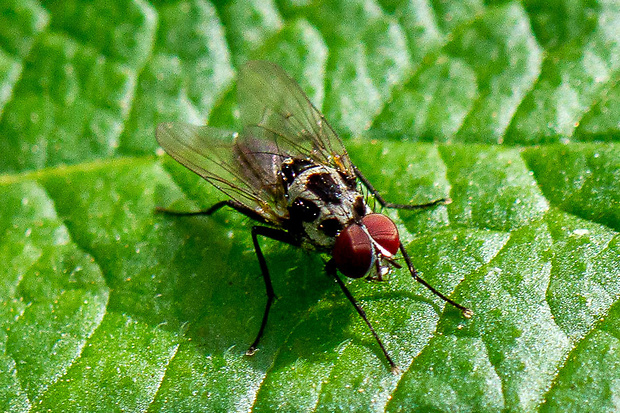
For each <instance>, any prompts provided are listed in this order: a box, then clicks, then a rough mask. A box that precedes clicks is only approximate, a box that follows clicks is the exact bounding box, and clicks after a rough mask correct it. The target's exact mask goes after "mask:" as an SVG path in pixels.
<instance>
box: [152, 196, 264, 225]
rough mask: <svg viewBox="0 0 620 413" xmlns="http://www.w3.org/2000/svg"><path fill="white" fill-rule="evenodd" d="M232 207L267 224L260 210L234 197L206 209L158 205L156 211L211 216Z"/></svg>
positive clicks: (185, 215)
mask: <svg viewBox="0 0 620 413" xmlns="http://www.w3.org/2000/svg"><path fill="white" fill-rule="evenodd" d="M225 206H227V207H230V208H232V209H234V210H235V211H237V212H239V213H241V214H243V215H245V216H246V217H248V218H250V219H253V220H254V221H258V222H262V223H264V224H267V223H268V222H267V220H265V218H263V217H262V216H261V215H260V214H259V213H258V212H256V211H255V210H253V209H251V208H248V207H246V206H245V205H243V204H242V203H240V202H237V201H233V200H232V199H229V200H226V201H220V202H218V203H216V204H215V205H212V206H211V207H210V208H208V209H205V210H201V211H189V212H186V211H172V210H169V209H165V208H161V207H157V208H155V212H158V213H161V214H166V215H174V216H183V217H187V216H200V215H204V216H209V215H212V214H214V213H216V212H217V211H219V210H220V209H222V208H223V207H225Z"/></svg>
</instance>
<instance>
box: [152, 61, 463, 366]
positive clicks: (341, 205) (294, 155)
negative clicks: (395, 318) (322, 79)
mask: <svg viewBox="0 0 620 413" xmlns="http://www.w3.org/2000/svg"><path fill="white" fill-rule="evenodd" d="M237 90H238V94H239V106H240V113H241V121H242V124H243V129H242V130H241V132H240V133H233V132H230V131H226V130H223V129H218V128H212V127H209V126H194V125H189V124H182V123H164V124H161V125H159V127H158V128H157V141H158V142H159V144H160V145H161V146H162V147H163V148H164V150H165V151H166V152H167V153H168V154H169V155H170V156H172V157H173V158H175V159H176V160H177V161H179V162H180V163H181V164H183V165H184V166H186V167H187V168H189V169H190V170H192V171H194V172H195V173H197V174H198V175H200V176H201V177H203V178H204V179H205V180H207V181H208V182H210V183H211V184H213V185H214V186H216V187H217V188H218V189H220V190H221V191H222V192H224V193H225V194H227V195H228V196H229V197H230V199H228V200H225V201H221V202H218V203H216V204H215V205H213V206H212V207H211V208H209V209H208V210H205V211H197V212H174V211H168V210H164V209H159V211H161V212H166V213H169V214H173V215H211V214H213V213H214V212H216V211H217V210H219V209H220V208H221V207H224V206H228V207H231V208H233V209H235V210H236V211H238V212H240V213H242V214H244V215H246V216H248V217H250V218H252V219H253V220H255V221H258V222H259V223H262V224H263V225H256V226H254V227H252V241H253V243H254V248H255V250H256V255H257V258H258V261H259V264H260V268H261V273H262V275H263V278H264V281H265V286H266V290H267V304H266V307H265V312H264V315H263V319H262V323H261V326H260V329H259V331H258V334H257V336H256V339H255V340H254V342H253V343H252V345H251V346H250V348H249V349H248V351H247V352H246V354H248V355H252V354H253V353H254V352H255V351H256V348H257V346H258V343H259V341H260V339H261V336H262V334H263V331H264V329H265V326H266V324H267V318H268V315H269V309H270V308H271V304H272V302H273V300H274V298H275V294H274V291H273V287H272V284H271V277H270V275H269V270H268V267H267V263H266V261H265V258H264V256H263V253H262V251H261V249H260V245H259V243H258V236H259V235H260V236H264V237H268V238H272V239H275V240H278V241H282V242H285V243H288V244H291V245H294V246H300V247H303V248H308V249H314V250H317V251H320V252H325V253H329V254H331V255H332V258H331V259H330V260H329V261H328V262H327V264H326V271H327V272H328V274H329V275H331V276H333V277H334V279H335V281H336V282H337V283H338V285H339V287H340V288H341V289H342V291H343V292H344V294H345V295H346V297H347V298H348V299H349V301H351V303H352V304H353V305H354V307H355V309H356V310H357V312H358V313H359V314H360V315H361V316H362V318H363V320H364V321H365V322H366V324H367V325H368V327H369V328H370V330H371V332H372V334H373V335H374V337H375V339H376V340H377V342H378V344H379V346H380V347H381V350H382V351H383V353H384V354H385V357H386V359H387V360H388V362H389V364H390V366H391V367H392V369H393V370H396V369H397V368H396V365H395V364H394V362H393V361H392V359H391V357H390V356H389V354H388V352H387V351H386V349H385V347H384V346H383V343H382V342H381V340H380V339H379V336H378V335H377V333H376V332H375V330H374V329H373V327H372V325H371V324H370V322H369V321H368V319H367V317H366V315H365V313H364V311H363V309H362V308H361V307H360V306H359V304H358V303H357V301H356V300H355V299H354V298H353V296H352V295H351V293H350V292H349V291H348V289H347V288H346V286H345V284H344V283H343V282H342V280H341V279H340V277H339V276H338V271H340V272H341V273H342V274H344V275H345V276H348V277H351V278H361V277H364V276H367V277H368V278H370V279H375V280H379V281H380V280H382V279H383V277H384V276H385V275H386V274H387V273H388V272H389V271H390V270H391V268H392V267H397V268H400V265H399V264H398V263H396V261H394V255H395V254H397V253H398V251H400V252H401V254H402V255H403V258H404V260H405V263H406V265H407V267H408V269H409V271H410V272H411V275H412V277H413V278H414V279H415V280H416V281H418V282H420V283H422V284H423V285H425V286H426V287H427V288H429V289H430V290H431V291H432V292H433V293H434V294H436V295H437V296H439V297H441V298H442V299H444V300H445V301H447V302H448V303H450V304H452V305H453V306H455V307H457V308H458V309H460V310H461V311H462V312H463V314H464V315H465V316H466V317H469V316H471V314H472V312H471V310H469V309H467V308H465V307H463V306H461V305H460V304H457V303H455V302H454V301H452V300H451V299H449V298H447V297H446V296H444V295H443V294H441V293H440V292H438V291H437V290H435V289H434V288H433V287H431V286H430V285H429V284H428V283H426V282H425V281H424V280H422V279H421V278H420V277H419V276H418V275H417V272H416V270H415V268H414V267H413V264H412V263H411V259H410V258H409V255H408V254H407V251H406V250H405V249H404V248H403V246H402V244H401V242H400V239H399V235H398V230H397V228H396V225H395V224H394V223H393V222H392V220H391V219H390V218H388V217H387V216H385V215H382V214H379V213H375V212H374V211H373V210H372V209H371V208H370V207H369V205H368V204H367V203H366V200H365V197H364V194H363V192H362V188H363V187H365V188H366V190H367V191H368V192H369V193H370V194H372V195H373V196H374V197H375V199H376V200H377V201H378V202H379V204H380V205H381V206H383V207H387V208H400V209H423V208H428V207H432V206H435V205H438V204H442V203H448V202H449V200H447V199H439V200H436V201H433V202H429V203H427V204H423V205H399V204H392V203H388V202H386V201H385V200H384V199H383V197H381V195H380V194H379V193H378V192H377V191H376V190H375V189H374V187H373V186H372V185H371V183H370V182H369V181H368V180H367V179H366V178H365V177H364V175H362V173H361V172H360V171H359V169H357V168H356V167H355V166H354V165H353V164H352V163H351V161H350V159H349V156H348V154H347V152H346V149H345V147H344V145H343V144H342V141H341V140H340V138H339V137H338V136H337V135H336V133H335V132H334V131H333V129H332V128H331V127H330V126H329V124H328V123H327V121H326V120H325V118H324V117H323V115H322V114H321V113H320V112H319V111H318V110H317V109H316V108H315V107H314V106H313V105H312V104H311V103H310V101H309V100H308V98H307V97H306V95H305V94H304V93H303V92H302V90H301V88H300V87H299V86H298V85H297V83H295V81H294V80H293V79H291V78H290V77H289V76H288V75H287V74H286V73H285V72H284V71H283V70H282V69H281V68H280V67H279V66H277V65H275V64H273V63H270V62H263V61H251V62H248V63H246V64H245V65H244V66H243V67H242V68H241V71H240V74H239V80H238V83H237Z"/></svg>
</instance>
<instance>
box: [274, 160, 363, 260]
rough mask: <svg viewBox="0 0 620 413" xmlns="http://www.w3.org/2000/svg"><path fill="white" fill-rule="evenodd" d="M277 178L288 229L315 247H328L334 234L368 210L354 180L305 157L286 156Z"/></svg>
mask: <svg viewBox="0 0 620 413" xmlns="http://www.w3.org/2000/svg"><path fill="white" fill-rule="evenodd" d="M281 178H282V183H283V185H284V190H285V193H286V198H287V202H288V211H289V215H290V219H289V225H290V228H289V229H290V230H291V231H295V232H298V233H299V235H300V236H301V237H302V241H305V242H306V243H309V244H310V245H312V246H314V247H315V248H318V249H324V250H330V249H331V248H333V246H334V242H335V240H336V235H338V233H340V231H341V230H342V229H343V228H345V227H346V226H348V225H350V224H351V222H354V221H357V220H359V219H360V218H361V217H363V216H364V215H366V214H368V213H370V212H371V211H370V209H369V208H368V206H367V205H366V203H365V202H364V197H363V195H362V194H361V193H360V192H359V191H358V189H357V184H356V180H355V179H351V178H349V177H347V176H345V175H343V174H341V173H340V172H338V171H337V170H336V169H334V168H331V167H328V166H325V165H321V164H316V163H314V162H312V161H309V160H306V159H287V160H286V161H285V162H284V163H283V164H282V169H281Z"/></svg>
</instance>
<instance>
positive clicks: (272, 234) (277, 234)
mask: <svg viewBox="0 0 620 413" xmlns="http://www.w3.org/2000/svg"><path fill="white" fill-rule="evenodd" d="M259 235H261V236H263V237H267V238H271V239H273V240H276V241H280V242H284V243H287V244H291V245H295V246H299V242H297V240H296V239H295V238H294V237H293V236H292V235H291V234H289V233H288V232H286V231H284V230H281V229H277V228H271V227H259V226H255V227H252V242H253V243H254V250H255V251H256V257H257V258H258V264H259V265H260V271H261V273H262V274H263V279H264V280H265V289H266V290H267V305H266V306H265V313H264V314H263V321H262V322H261V324H260V329H259V330H258V334H257V335H256V339H254V342H253V343H252V345H251V346H250V348H248V350H247V351H246V352H245V354H246V356H252V355H253V354H254V353H255V352H256V349H257V348H258V343H259V341H260V339H261V337H262V336H263V332H264V331H265V326H266V325H267V318H268V317H269V310H270V309H271V304H273V300H274V299H275V298H276V295H275V293H274V292H273V285H272V284H271V276H270V275H269V269H268V268H267V262H266V261H265V257H264V255H263V252H262V251H261V249H260V245H259V244H258V236H259Z"/></svg>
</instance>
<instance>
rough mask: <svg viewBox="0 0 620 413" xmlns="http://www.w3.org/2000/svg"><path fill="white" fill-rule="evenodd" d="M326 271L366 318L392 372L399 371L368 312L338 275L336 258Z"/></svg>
mask: <svg viewBox="0 0 620 413" xmlns="http://www.w3.org/2000/svg"><path fill="white" fill-rule="evenodd" d="M325 271H327V274H328V275H331V276H332V277H334V279H335V280H336V283H338V286H339V287H340V289H341V290H342V292H343V293H344V295H345V296H346V297H347V299H348V300H349V301H350V302H351V304H353V307H355V310H356V311H357V313H358V314H359V315H360V316H361V317H362V319H363V320H364V322H365V323H366V325H367V326H368V328H369V329H370V332H371V333H372V335H373V336H374V337H375V340H377V343H378V344H379V347H381V351H383V355H384V356H385V358H386V359H387V361H388V363H389V364H390V369H391V370H392V373H394V374H397V373H398V372H399V369H398V367H397V366H396V363H394V361H393V360H392V358H391V357H390V355H389V354H388V352H387V350H386V349H385V346H384V345H383V343H382V342H381V339H380V338H379V335H378V334H377V332H376V331H375V329H374V328H373V327H372V324H370V321H368V318H367V317H366V312H365V311H364V309H363V308H362V307H361V306H360V305H359V304H358V302H357V301H356V300H355V298H353V295H351V292H350V291H349V289H348V288H347V287H346V286H345V285H344V283H343V282H342V280H341V279H340V277H338V273H337V271H336V266H335V264H334V260H329V261H328V262H327V265H326V266H325Z"/></svg>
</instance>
